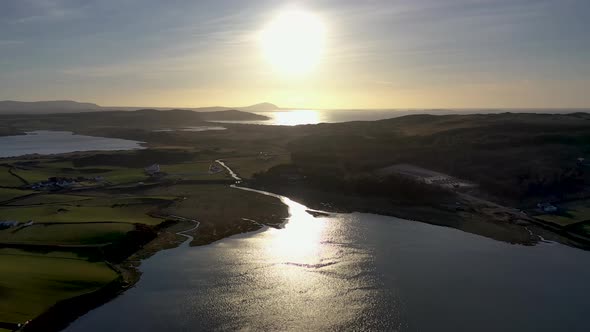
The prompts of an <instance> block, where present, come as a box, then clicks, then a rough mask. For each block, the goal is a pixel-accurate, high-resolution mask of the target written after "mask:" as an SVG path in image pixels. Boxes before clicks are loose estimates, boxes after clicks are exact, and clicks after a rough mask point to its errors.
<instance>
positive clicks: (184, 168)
mask: <svg viewBox="0 0 590 332" xmlns="http://www.w3.org/2000/svg"><path fill="white" fill-rule="evenodd" d="M209 165H211V162H209V161H201V162H193V163H183V164H173V165H161V170H162V172H164V173H166V174H167V177H169V178H180V179H185V180H223V179H227V178H228V175H227V173H226V172H219V173H215V174H209Z"/></svg>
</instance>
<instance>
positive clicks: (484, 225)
mask: <svg viewBox="0 0 590 332" xmlns="http://www.w3.org/2000/svg"><path fill="white" fill-rule="evenodd" d="M217 162H218V163H219V164H220V165H222V166H223V167H224V168H226V169H227V170H228V171H229V172H230V174H231V175H232V177H233V178H234V180H235V181H236V182H235V183H234V184H233V185H231V187H233V188H235V189H238V190H244V191H249V192H253V193H258V194H262V195H269V196H273V197H276V198H279V199H280V200H281V202H282V204H285V203H284V201H283V199H284V198H287V199H289V200H292V201H294V202H296V203H299V204H302V205H303V206H304V207H305V208H306V212H307V213H309V214H311V215H313V216H314V217H317V216H320V217H321V216H325V215H326V214H330V213H354V212H360V213H372V214H377V215H384V216H392V217H396V218H401V219H406V220H410V221H418V222H423V223H428V224H432V225H437V226H444V227H451V228H455V229H458V230H461V231H465V232H468V233H473V234H477V235H480V236H484V237H488V238H492V239H494V240H498V241H504V242H508V243H512V244H520V245H536V244H538V243H541V242H547V241H556V242H559V243H562V244H565V245H570V246H575V247H578V248H580V249H586V250H587V249H588V248H587V247H585V246H583V245H574V244H573V243H571V241H570V240H569V239H567V238H565V239H564V238H563V237H561V236H560V235H559V234H555V233H553V232H548V231H545V230H544V229H542V228H540V227H538V226H537V225H536V224H535V223H531V222H528V221H526V222H525V219H522V218H518V216H517V217H516V218H515V216H510V217H511V218H515V219H511V220H510V221H511V222H510V223H507V222H502V221H499V220H492V219H488V220H486V219H487V218H484V216H483V215H477V214H474V216H472V220H464V218H465V215H461V214H460V213H458V212H457V211H451V210H443V209H440V208H435V207H432V206H412V207H407V206H399V205H394V204H391V202H385V201H384V200H383V198H381V199H378V198H376V197H370V198H365V197H361V196H346V197H344V196H341V195H338V194H335V193H326V192H320V191H317V190H313V189H309V188H301V187H296V186H280V185H278V186H276V185H275V186H273V185H268V184H266V186H261V185H259V184H257V183H256V182H254V181H246V182H245V183H242V181H243V180H242V179H241V178H240V177H239V176H238V175H237V174H236V173H234V172H233V171H232V170H231V169H230V168H229V167H228V166H227V165H225V164H224V163H223V162H222V161H220V160H217ZM238 184H244V185H246V186H244V187H241V186H238ZM268 187H271V188H268ZM326 201H329V202H330V203H326ZM368 202H372V203H373V204H367V203H368ZM346 203H349V204H346ZM350 203H353V204H350ZM285 205H287V204H285ZM472 212H473V211H472ZM170 217H172V218H173V219H176V221H175V223H174V224H172V225H167V226H166V227H164V228H163V229H162V230H160V231H159V232H158V234H157V236H156V238H154V239H153V240H152V241H150V242H149V243H147V244H146V245H144V246H142V247H141V249H139V250H138V251H136V252H135V253H133V254H132V255H131V256H129V257H128V258H127V259H125V260H124V261H123V262H121V263H119V264H109V266H110V267H111V268H112V269H113V270H115V271H116V272H117V274H118V278H116V279H115V280H113V281H112V282H110V283H109V284H107V285H105V286H103V287H101V288H100V289H98V290H96V291H94V292H91V293H87V294H83V295H80V296H78V297H74V298H70V299H66V300H63V301H60V302H58V303H56V304H55V305H54V306H53V307H51V308H49V309H48V310H47V311H45V312H44V313H43V314H41V315H40V316H38V317H36V318H34V319H33V320H31V321H30V322H29V324H27V325H25V326H23V327H22V328H21V329H19V330H17V331H61V330H62V329H64V328H66V327H67V326H69V325H70V324H71V323H72V322H73V321H75V320H76V319H78V318H79V317H81V316H83V315H85V314H86V313H88V312H89V311H91V310H93V309H96V308H98V307H100V306H101V305H103V304H106V303H108V302H110V301H111V300H113V299H114V298H116V297H117V296H119V295H121V294H122V293H124V292H125V291H126V290H128V289H130V288H132V287H134V286H135V284H137V282H139V280H140V278H141V275H142V273H141V271H140V270H139V266H140V265H141V262H142V261H143V260H145V259H148V258H149V257H151V256H153V255H154V254H156V253H158V252H160V251H163V250H167V249H174V248H177V247H178V246H180V245H182V244H184V243H188V245H189V246H191V247H194V246H202V245H208V244H212V243H214V242H217V241H219V240H223V239H225V238H229V237H232V236H237V235H242V234H248V233H252V232H258V231H260V230H262V229H265V228H269V227H274V228H282V227H283V226H284V223H285V222H287V221H286V220H285V221H283V222H282V223H280V224H279V225H277V226H275V225H267V224H261V223H258V222H255V221H252V222H251V223H250V224H248V225H246V226H245V228H242V229H240V231H238V232H230V233H227V234H216V235H215V236H214V237H211V236H209V237H206V238H204V239H200V241H199V240H196V239H195V238H194V237H193V236H192V235H191V232H194V231H195V230H197V229H198V227H199V225H200V223H199V222H198V221H196V220H192V219H187V218H183V217H176V216H170ZM244 221H247V220H246V219H244ZM189 222H190V223H191V225H192V227H189V228H184V229H179V228H180V227H183V226H188V223H189ZM194 222H196V223H197V225H194V224H193V223H194ZM531 228H533V229H534V231H531ZM523 233H524V234H525V235H523ZM107 263H108V262H107Z"/></svg>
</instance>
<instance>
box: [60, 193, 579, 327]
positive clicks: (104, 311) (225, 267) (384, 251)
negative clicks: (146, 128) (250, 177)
mask: <svg viewBox="0 0 590 332" xmlns="http://www.w3.org/2000/svg"><path fill="white" fill-rule="evenodd" d="M236 190H237V189H236ZM253 194H254V193H253ZM285 202H286V203H288V204H289V205H290V211H291V214H292V217H291V218H290V221H289V222H288V223H287V224H286V225H285V228H284V229H280V230H276V229H265V230H262V231H260V232H256V233H251V234H243V235H240V236H235V237H232V238H228V239H225V240H222V241H219V242H216V243H214V244H212V245H208V246H203V247H195V248H190V247H188V245H187V244H186V243H185V244H184V245H183V246H181V247H179V248H177V249H172V250H167V251H163V252H160V253H158V254H156V255H155V256H153V257H152V258H150V259H148V260H147V261H145V262H144V263H143V264H142V266H141V270H142V271H143V272H144V274H143V276H142V279H141V281H140V282H139V283H138V284H137V286H136V287H135V288H133V289H131V290H129V291H127V292H126V293H125V294H123V295H122V296H120V297H118V298H117V299H115V300H114V301H112V302H110V303H108V304H106V305H104V306H102V307H100V308H98V309H95V310H93V311H91V312H90V313H89V314H87V315H85V316H83V317H82V318H80V319H78V320H77V321H76V322H74V323H73V324H72V325H71V326H70V327H69V328H68V329H67V330H68V331H129V330H135V331H164V330H167V331H195V330H235V329H241V330H269V331H278V330H293V331H306V330H342V329H347V330H388V331H391V330H402V331H415V330H420V331H474V330H477V331H558V330H568V331H587V317H589V315H590V306H588V305H587V299H588V296H590V283H589V282H588V280H590V253H588V252H585V251H581V250H577V249H572V248H569V247H564V246H561V245H558V244H553V243H544V244H541V245H538V246H535V247H523V246H518V245H510V244H506V243H501V242H496V241H493V240H489V239H486V238H482V237H479V236H475V235H471V234H467V233H463V232H461V231H458V230H454V229H449V228H443V227H437V226H432V225H427V224H422V223H418V222H411V221H406V220H400V219H396V218H391V217H383V216H376V215H370V214H359V213H355V214H349V215H339V214H336V215H332V216H330V217H324V218H313V217H312V216H310V215H309V214H307V213H306V212H305V207H303V206H301V205H299V204H297V203H293V202H291V201H289V200H286V199H285Z"/></svg>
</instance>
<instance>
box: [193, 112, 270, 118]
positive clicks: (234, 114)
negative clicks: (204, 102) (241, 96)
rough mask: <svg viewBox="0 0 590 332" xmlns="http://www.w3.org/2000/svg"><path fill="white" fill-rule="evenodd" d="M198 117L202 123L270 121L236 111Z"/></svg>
mask: <svg viewBox="0 0 590 332" xmlns="http://www.w3.org/2000/svg"><path fill="white" fill-rule="evenodd" d="M199 116H200V117H201V119H203V120H204V121H260V120H269V119H270V118H269V117H267V116H264V115H259V114H254V113H249V112H245V111H238V110H227V111H213V112H199Z"/></svg>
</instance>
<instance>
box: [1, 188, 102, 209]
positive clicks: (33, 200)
mask: <svg viewBox="0 0 590 332" xmlns="http://www.w3.org/2000/svg"><path fill="white" fill-rule="evenodd" d="M0 190H1V189H0ZM90 199H92V197H88V196H78V195H63V194H43V193H40V194H38V195H34V196H30V197H25V198H23V199H19V200H17V201H14V202H12V203H10V204H8V205H41V204H56V203H74V202H79V201H84V200H90Z"/></svg>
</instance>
